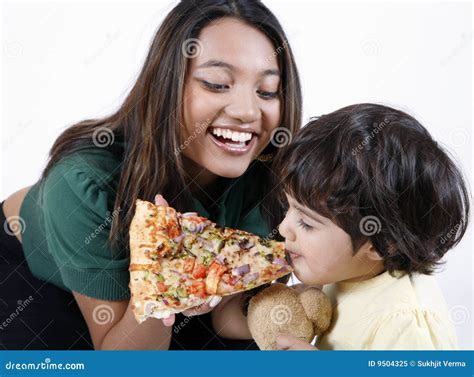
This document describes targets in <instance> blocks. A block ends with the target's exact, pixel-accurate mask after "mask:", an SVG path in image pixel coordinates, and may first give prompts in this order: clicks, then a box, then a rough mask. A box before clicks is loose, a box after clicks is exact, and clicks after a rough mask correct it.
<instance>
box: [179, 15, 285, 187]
mask: <svg viewBox="0 0 474 377" xmlns="http://www.w3.org/2000/svg"><path fill="white" fill-rule="evenodd" d="M197 51H200V53H199V54H196V55H197V56H195V57H193V58H192V59H190V61H191V62H190V67H189V72H188V75H187V78H186V82H185V89H184V101H185V102H184V130H183V132H182V135H183V138H182V140H181V150H182V153H183V154H184V155H185V156H186V157H188V158H189V159H191V160H192V161H194V162H195V163H196V164H197V165H199V166H200V167H202V168H204V169H200V170H202V171H203V172H204V173H205V174H204V175H206V174H207V175H208V176H209V175H210V176H222V177H227V178H234V177H238V176H240V175H242V174H243V173H244V172H245V171H246V170H247V168H248V166H249V164H250V163H251V161H252V160H254V159H255V157H256V156H258V155H259V154H260V153H261V152H262V151H263V149H264V148H265V147H266V146H267V145H268V143H269V141H270V136H271V133H272V131H273V130H274V129H275V128H277V127H278V126H279V124H280V118H281V98H280V90H279V89H280V70H279V67H278V62H277V59H276V53H275V47H274V46H273V44H272V42H271V41H270V40H269V39H268V38H267V37H266V36H265V35H264V34H263V33H262V32H260V31H258V30H257V29H255V28H253V27H251V26H248V25H246V24H244V23H242V22H240V21H238V20H236V19H233V18H222V19H219V20H217V21H215V22H213V23H211V24H209V25H208V26H206V27H205V28H204V29H203V30H202V32H201V34H200V36H199V46H198V50H197ZM198 174H200V173H198ZM193 178H195V177H193Z"/></svg>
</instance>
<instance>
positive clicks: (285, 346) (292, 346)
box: [276, 334, 318, 351]
mask: <svg viewBox="0 0 474 377" xmlns="http://www.w3.org/2000/svg"><path fill="white" fill-rule="evenodd" d="M276 343H277V347H278V349H279V350H283V351H296V350H309V351H315V350H318V349H317V348H316V347H314V346H312V345H311V344H310V343H308V342H306V341H305V340H301V339H300V338H297V337H296V336H293V335H289V334H280V335H278V337H277V340H276Z"/></svg>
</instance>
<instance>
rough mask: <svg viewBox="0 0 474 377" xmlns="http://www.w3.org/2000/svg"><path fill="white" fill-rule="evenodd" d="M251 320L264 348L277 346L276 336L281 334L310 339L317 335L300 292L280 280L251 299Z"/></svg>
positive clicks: (254, 335) (268, 348)
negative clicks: (299, 294)
mask: <svg viewBox="0 0 474 377" xmlns="http://www.w3.org/2000/svg"><path fill="white" fill-rule="evenodd" d="M247 319H248V325H249V329H250V332H251V334H252V336H253V338H254V339H255V342H256V343H257V345H258V347H259V348H260V349H262V350H274V349H277V347H276V337H277V336H278V334H280V333H287V334H291V335H294V336H296V337H299V338H302V339H306V340H307V341H308V342H310V341H312V340H313V338H314V335H315V334H314V331H313V323H312V322H311V321H310V319H309V318H308V317H307V315H306V312H305V309H304V307H303V305H302V303H301V301H300V298H299V296H298V293H297V292H296V291H294V290H293V289H291V288H289V287H287V286H286V285H284V284H280V283H276V284H273V285H271V286H270V287H268V288H266V289H264V290H263V291H261V292H260V293H258V294H257V295H255V296H254V297H253V298H252V299H251V300H250V303H249V308H248V318H247Z"/></svg>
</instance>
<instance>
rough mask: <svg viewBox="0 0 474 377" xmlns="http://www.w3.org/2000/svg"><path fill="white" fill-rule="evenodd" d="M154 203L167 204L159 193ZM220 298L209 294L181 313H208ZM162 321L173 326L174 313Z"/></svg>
mask: <svg viewBox="0 0 474 377" xmlns="http://www.w3.org/2000/svg"><path fill="white" fill-rule="evenodd" d="M155 205H157V206H169V204H168V202H167V201H166V199H165V198H163V196H162V195H160V194H158V195H156V196H155ZM221 299H222V297H221V296H211V297H209V299H208V300H207V302H205V303H204V304H202V305H199V306H196V307H195V308H191V309H188V310H185V311H184V312H183V314H184V315H185V316H188V317H192V316H195V315H201V314H206V313H209V312H210V311H211V310H212V309H214V307H216V306H217V304H219V302H220V301H221ZM162 321H163V324H164V325H165V326H173V324H174V321H175V315H174V314H171V315H170V316H169V317H167V318H163V319H162Z"/></svg>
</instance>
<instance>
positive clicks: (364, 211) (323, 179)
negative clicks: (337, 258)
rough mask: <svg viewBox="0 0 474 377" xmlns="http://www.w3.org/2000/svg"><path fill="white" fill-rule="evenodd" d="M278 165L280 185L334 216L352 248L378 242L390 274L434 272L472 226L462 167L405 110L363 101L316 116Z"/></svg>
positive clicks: (280, 155) (284, 151)
mask: <svg viewBox="0 0 474 377" xmlns="http://www.w3.org/2000/svg"><path fill="white" fill-rule="evenodd" d="M274 169H275V170H274V172H275V175H276V176H277V177H278V180H277V182H276V184H277V185H279V188H280V190H281V191H282V192H283V191H284V192H287V193H288V194H290V195H291V196H293V197H294V198H295V199H296V200H297V201H298V202H300V203H301V204H303V205H305V206H307V207H308V208H310V209H312V210H314V211H315V212H318V213H320V214H321V215H323V216H325V217H328V218H331V219H332V220H333V221H334V222H335V223H336V224H337V225H338V226H340V227H341V228H342V229H343V230H344V231H345V232H347V233H348V234H349V235H350V236H351V238H352V245H353V249H354V252H356V251H357V250H358V249H359V248H360V246H361V245H362V244H364V243H365V242H366V241H367V240H370V241H372V243H373V245H374V246H375V248H376V250H377V251H378V253H379V254H380V255H381V256H382V257H383V260H384V265H385V268H386V269H387V270H388V271H389V272H390V273H393V271H395V270H399V271H403V272H406V273H409V274H410V273H412V272H420V273H424V274H431V273H432V272H433V271H434V269H435V268H436V267H437V266H438V265H439V264H440V260H441V259H442V257H443V256H444V254H445V253H446V252H447V251H448V250H449V249H451V248H452V247H454V246H455V245H456V244H457V243H458V242H459V241H460V240H461V238H462V236H463V235H464V233H465V231H466V228H467V224H468V217H469V193H468V190H467V188H466V185H465V183H464V180H463V177H462V174H461V172H460V171H459V170H458V168H457V167H456V165H455V164H454V162H453V161H452V160H451V158H450V157H449V156H448V155H447V153H446V152H445V151H443V149H442V148H441V147H440V146H439V145H438V144H437V143H436V141H434V140H433V139H432V137H431V135H430V134H429V133H428V131H427V130H426V129H425V128H424V127H423V126H422V125H421V124H420V123H419V122H418V121H417V120H416V119H414V118H413V117H411V116H410V115H408V114H406V113H404V112H402V111H400V110H395V109H392V108H390V107H386V106H381V105H376V104H357V105H352V106H348V107H345V108H343V109H340V110H337V111H335V112H333V113H330V114H327V115H324V116H321V117H319V118H316V119H314V120H311V121H310V122H309V123H308V124H307V125H306V126H305V127H303V128H302V129H301V131H300V132H299V133H298V134H297V135H295V137H294V139H293V142H292V143H291V144H290V145H288V146H287V147H285V148H282V149H281V150H280V151H279V152H278V154H277V156H276V161H275V165H274ZM282 199H283V196H282Z"/></svg>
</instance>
